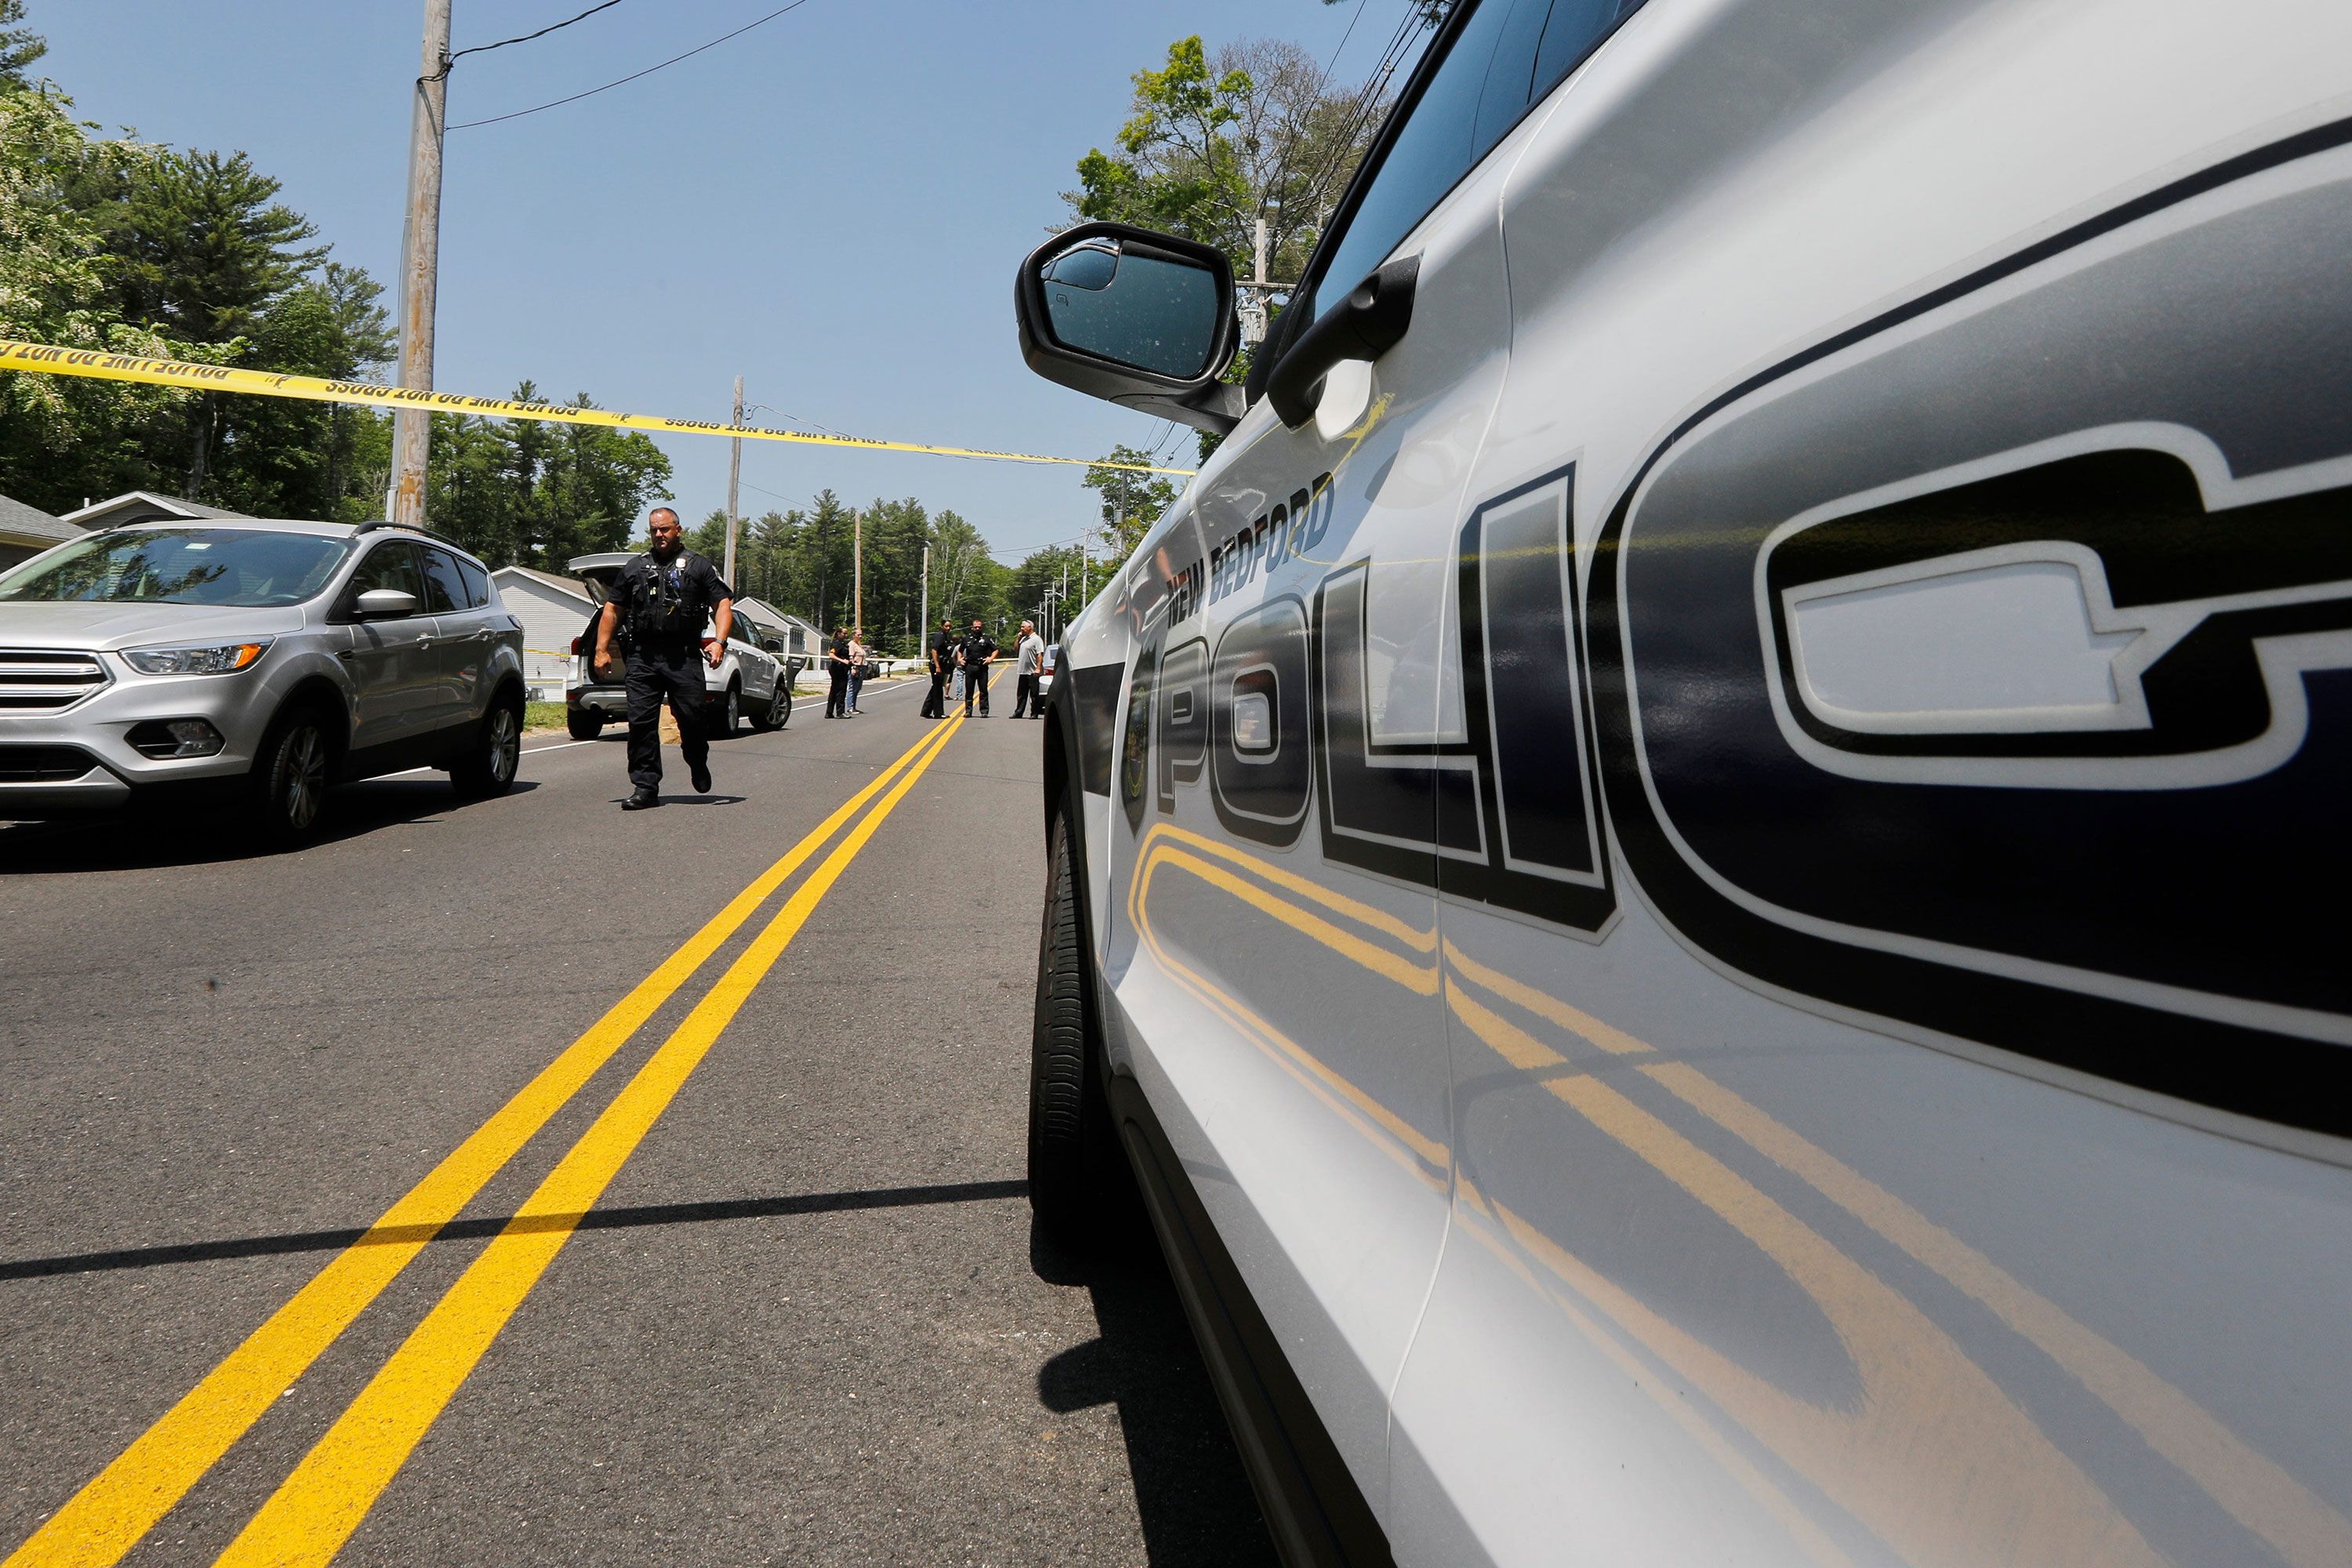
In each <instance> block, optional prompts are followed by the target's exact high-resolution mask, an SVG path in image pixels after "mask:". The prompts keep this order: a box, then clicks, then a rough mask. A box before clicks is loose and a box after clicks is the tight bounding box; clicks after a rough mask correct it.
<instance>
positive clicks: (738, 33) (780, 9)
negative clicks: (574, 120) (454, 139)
mask: <svg viewBox="0 0 2352 1568" xmlns="http://www.w3.org/2000/svg"><path fill="white" fill-rule="evenodd" d="M807 4H808V0H792V4H791V5H779V6H777V7H776V8H775V9H774V10H772V11H771V12H769V13H768V14H767V15H766V16H762V17H761V18H760V19H759V20H758V21H756V22H746V23H744V24H743V25H742V26H740V27H738V28H736V29H735V30H734V31H733V32H731V33H724V34H721V35H720V36H719V37H716V38H713V39H711V40H710V41H709V43H707V44H702V45H699V46H698V47H694V48H691V49H688V50H687V51H686V53H684V54H682V55H672V56H671V57H670V58H667V59H666V60H664V61H662V62H661V63H660V64H659V65H651V66H647V67H646V68H645V69H643V70H641V71H632V72H630V73H629V74H628V75H627V76H625V77H621V78H618V79H615V80H613V81H608V82H606V83H605V84H604V86H602V87H592V88H590V89H588V90H587V91H585V92H575V93H573V94H572V96H571V97H569V98H559V99H555V100H552V101H551V102H547V103H540V104H534V105H532V106H531V107H530V108H529V109H518V110H515V111H514V112H513V113H511V114H493V115H491V116H490V117H489V118H488V120H468V121H463V122H462V123H460V124H457V125H452V126H450V127H449V128H448V129H450V130H452V131H471V130H472V129H473V128H474V127H475V126H477V125H496V124H498V123H499V121H506V120H520V119H521V118H522V117H523V116H524V115H526V114H537V113H539V112H540V111H541V110H548V109H561V108H562V107H563V106H564V105H565V104H567V103H577V102H579V101H580V100H582V99H583V98H593V97H595V96H596V95H597V94H598V93H600V92H610V91H611V90H612V89H614V88H616V87H625V86H626V85H627V84H629V83H630V82H633V81H635V80H636V79H638V78H639V77H648V76H651V75H653V74H654V72H656V71H657V70H663V69H666V68H668V67H670V66H674V65H676V64H677V62H678V61H680V60H690V59H692V58H694V57H695V56H697V55H698V54H700V53H702V52H703V50H705V49H715V48H717V47H719V45H721V44H723V43H725V42H726V41H727V40H728V39H729V38H740V37H742V36H743V35H744V34H746V33H748V32H750V31H751V29H752V28H754V27H758V26H765V25H766V24H767V23H770V22H772V21H774V20H775V19H776V18H777V17H779V16H782V15H783V14H784V13H785V12H787V11H797V10H799V9H800V8H801V7H802V6H803V5H807Z"/></svg>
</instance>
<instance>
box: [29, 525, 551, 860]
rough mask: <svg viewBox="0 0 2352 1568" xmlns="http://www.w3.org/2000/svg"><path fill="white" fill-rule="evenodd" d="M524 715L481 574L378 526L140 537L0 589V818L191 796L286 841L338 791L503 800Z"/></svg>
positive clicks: (62, 557) (92, 540)
mask: <svg viewBox="0 0 2352 1568" xmlns="http://www.w3.org/2000/svg"><path fill="white" fill-rule="evenodd" d="M522 710H523V685H522V626H521V623H520V622H519V621H517V620H516V619H515V617H514V616H512V615H510V614H509V613H508V610H507V608H506V605H504V604H503V603H501V602H500V600H499V592H498V589H497V587H496V586H495V585H494V584H492V583H491V582H490V578H489V574H488V572H487V571H486V570H484V568H483V566H482V563H480V562H478V561H476V560H475V559H474V558H473V557H471V556H469V555H467V554H465V553H464V552H460V551H457V550H455V549H453V548H451V547H449V546H448V545H446V544H445V543H443V542H439V541H437V540H435V539H432V538H430V537H428V536H425V535H423V534H421V533H418V532H415V531H409V530H406V529H395V528H394V527H392V526H391V525H390V524H387V523H382V522H369V523H359V524H356V525H354V524H351V523H323V522H270V521H246V520H242V519H240V520H237V521H218V522H215V521H205V522H202V523H184V522H170V523H156V524H142V525H140V526H137V527H131V528H121V529H112V530H109V531H105V532H101V533H94V534H91V535H89V536H88V537H86V538H82V539H77V540H74V541H72V542H69V543H67V544H62V545H59V546H58V548H56V549H55V550H51V551H48V552H45V553H43V554H40V555H37V556H35V557H34V558H33V559H32V560H30V561H27V562H26V563H24V564H22V565H20V566H18V567H16V568H15V569H14V570H12V571H10V572H8V573H7V574H5V575H0V820H26V819H33V818H41V817H54V816H69V815H75V814H79V813H82V812H87V811H92V810H107V809H111V808H115V807H121V806H124V805H131V804H133V803H134V802H137V803H142V804H144V803H149V802H154V801H177V800H186V801H189V802H192V803H194V804H198V805H204V806H206V807H209V808H211V809H214V810H217V811H221V812H223V813H224V814H225V815H226V816H230V817H232V818H236V819H240V820H241V821H242V822H243V824H244V825H246V826H250V827H252V828H254V829H256V830H257V831H258V832H259V833H260V834H261V835H262V836H263V837H265V838H266V839H268V840H271V841H275V842H278V843H292V842H297V841H299V840H301V839H303V838H305V837H309V835H310V833H311V832H312V830H313V829H314V828H315V827H316V826H317V824H318V819H319V810H320V801H321V798H322V796H323V795H324V794H325V791H326V788H327V786H328V785H329V784H332V783H334V782H337V781H339V780H348V779H359V778H367V777H371V776H373V775H376V774H381V773H395V772H398V771H400V770H403V769H406V768H413V767H420V766H424V767H437V768H442V769H445V770H446V771H447V772H448V773H449V776H450V782H451V783H452V784H455V785H456V786H457V790H458V791H459V793H460V794H463V795H499V794H502V793H504V792H505V791H506V789H507V788H508V786H509V785H510V784H513V782H514V776H515V767H516V763H517V761H518V759H519V758H520V754H521V746H520V737H521V732H522Z"/></svg>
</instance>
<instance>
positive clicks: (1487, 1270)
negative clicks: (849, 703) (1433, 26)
mask: <svg viewBox="0 0 2352 1568" xmlns="http://www.w3.org/2000/svg"><path fill="white" fill-rule="evenodd" d="M1232 298H1233V290H1232V281H1231V279H1230V276H1229V272H1228V268H1227V264H1226V261H1225V259H1224V258H1223V256H1222V255H1221V254H1219V253H1218V252H1216V251H1213V250H1210V249H1207V248H1204V247H1201V246H1197V245H1193V244H1192V243H1190V242H1188V241H1186V240H1183V239H1180V238H1174V237H1166V236H1158V235H1151V234H1147V233H1144V232H1142V231H1139V230H1136V229H1131V228H1125V227H1120V226H1110V225H1087V226H1080V227H1078V228H1075V229H1072V230H1070V231H1067V232H1066V233H1064V234H1062V235H1059V236H1057V237H1055V239H1054V240H1052V241H1051V242H1050V243H1049V244H1048V245H1046V246H1045V247H1044V248H1042V249H1041V250H1040V251H1038V252H1037V253H1036V254H1035V255H1034V256H1033V257H1032V258H1030V259H1029V261H1028V262H1027V263H1026V264H1025V265H1024V267H1023V268H1022V269H1021V272H1020V275H1019V279H1018V282H1017V293H1016V304H1017V310H1018V314H1019V321H1020V326H1021V341H1022V347H1023V352H1024V355H1025V356H1026V358H1027V361H1028V363H1030V364H1031V365H1032V366H1033V368H1034V369H1036V370H1038V371H1039V372H1040V373H1042V374H1045V375H1046V376H1048V377H1050V378H1052V379H1054V380H1055V381H1058V382H1061V383H1063V384H1067V385H1070V386H1073V387H1075V388H1077V389H1080V390H1084V391H1087V392H1089V393H1092V394H1094V395H1098V396H1102V397H1106V398H1109V399H1112V400H1114V401H1116V402H1118V403H1120V404H1122V405H1126V406H1129V407H1131V408H1135V409H1138V410H1140V411H1142V412H1145V413H1148V414H1151V415H1154V416H1160V417H1168V418H1176V419H1181V420H1184V421H1186V422H1188V423H1191V424H1193V425H1196V426H1202V427H1204V428H1207V429H1210V430H1214V431H1217V432H1220V433H1222V434H1223V443H1222V445H1221V446H1219V447H1218V448H1217V449H1216V451H1215V453H1214V454H1213V458H1211V459H1210V460H1209V462H1208V463H1207V465H1206V466H1205V467H1204V468H1203V469H1202V472H1201V473H1200V475H1199V476H1198V477H1197V478H1196V479H1193V480H1192V482H1191V484H1190V487H1189V489H1187V491H1186V493H1185V494H1184V496H1183V497H1182V498H1181V500H1180V502H1179V503H1178V504H1177V505H1176V506H1175V507H1173V508H1172V509H1171V511H1170V513H1169V515H1168V516H1167V517H1165V518H1164V519H1163V520H1162V521H1160V524H1159V525H1158V526H1157V528H1156V529H1155V530H1154V531H1153V532H1152V533H1151V534H1150V535H1149V536H1148V537H1147V538H1146V539H1145V540H1144V542H1143V543H1142V545H1141V546H1140V548H1139V551H1138V552H1137V553H1136V554H1135V555H1134V557H1133V558H1132V559H1131V560H1130V561H1129V563H1127V564H1126V566H1125V567H1124V568H1123V569H1122V571H1121V572H1120V573H1119V574H1118V577H1117V580H1116V581H1115V583H1114V584H1113V585H1112V586H1111V587H1110V588H1109V589H1108V590H1107V591H1106V592H1105V593H1104V594H1102V595H1100V596H1098V597H1097V599H1096V600H1095V602H1094V603H1093V604H1092V605H1090V606H1089V607H1088V608H1087V611H1086V613H1085V615H1084V616H1083V617H1082V618H1081V619H1080V620H1079V621H1078V622H1077V623H1076V625H1074V626H1072V627H1071V628H1070V630H1069V632H1068V634H1067V635H1066V637H1065V639H1064V641H1063V654H1064V658H1063V668H1062V669H1061V672H1060V679H1057V680H1056V681H1055V686H1054V692H1053V700H1052V702H1051V705H1050V709H1049V720H1050V722H1049V724H1048V726H1047V729H1046V734H1045V777H1046V780H1047V793H1046V799H1045V831H1046V836H1047V842H1048V845H1049V849H1050V855H1049V865H1050V868H1051V871H1050V884H1049V889H1048V895H1047V899H1046V903H1045V931H1044V933H1043V941H1042V944H1041V949H1040V963H1039V973H1038V991H1037V1016H1036V1051H1035V1058H1034V1064H1033V1072H1034V1094H1033V1119H1032V1127H1031V1162H1030V1172H1031V1180H1032V1199H1033V1202H1034V1205H1035V1206H1036V1209H1037V1213H1038V1216H1039V1218H1040V1220H1041V1221H1042V1222H1043V1223H1044V1224H1045V1226H1047V1227H1049V1228H1050V1229H1051V1230H1052V1231H1053V1232H1054V1233H1055V1235H1057V1236H1058V1237H1060V1238H1062V1240H1064V1241H1065V1242H1066V1243H1069V1244H1072V1245H1076V1246H1085V1245H1087V1244H1088V1243H1089V1242H1090V1241H1093V1240H1094V1239H1096V1238H1097V1237H1099V1236H1100V1235H1101V1234H1102V1232H1103V1231H1104V1230H1105V1229H1106V1228H1108V1227H1109V1226H1114V1225H1116V1224H1117V1223H1118V1210H1117V1208H1116V1206H1115V1205H1111V1204H1109V1203H1108V1202H1107V1201H1106V1200H1107V1198H1108V1195H1109V1194H1112V1193H1113V1192H1115V1191H1116V1188H1117V1185H1118V1181H1120V1180H1123V1179H1124V1176H1125V1173H1127V1172H1130V1171H1131V1172H1132V1173H1133V1174H1134V1177H1135V1178H1136V1181H1135V1185H1136V1186H1137V1187H1139V1190H1140V1192H1141V1194H1142V1201H1143V1205H1144V1207H1145V1209H1146V1210H1147V1211H1148V1212H1149V1215H1150V1220H1151V1223H1152V1225H1153V1226H1154V1228H1155V1230H1156V1233H1157V1235H1158V1237H1159V1240H1160V1244H1161V1246H1162V1247H1163V1249H1164V1250H1165V1251H1166V1253H1167V1254H1168V1256H1169V1258H1171V1261H1172V1263H1173V1264H1174V1268H1175V1272H1176V1275H1177V1277H1178V1279H1179V1281H1180V1285H1181V1293H1182V1295H1183V1297H1184V1299H1185V1301H1186V1303H1187V1306H1188V1309H1189V1310H1190V1312H1191V1315H1192V1321H1193V1324H1194V1327H1195V1329H1196V1331H1197V1333H1198V1336H1199V1338H1200V1341H1201V1342H1202V1346H1203V1348H1204V1351H1205V1352H1206V1354H1207V1356H1208V1359H1209V1361H1210V1362H1211V1363H1212V1368H1213V1374H1214V1375H1213V1382H1214V1384H1215V1385H1216V1387H1217V1388H1218V1390H1219V1392H1220V1394H1221V1395H1222V1396H1223V1400H1224V1403H1225V1405H1226V1408H1227V1410H1228V1413H1229V1414H1230V1415H1231V1416H1232V1417H1233V1420H1234V1425H1235V1426H1236V1427H1237V1428H1238V1429H1239V1430H1240V1431H1241V1433H1242V1435H1243V1437H1244V1441H1243V1442H1242V1445H1241V1447H1242V1452H1243V1454H1244V1459H1245V1461H1246V1463H1247V1464H1248V1466H1249V1468H1250V1469H1251V1471H1252V1473H1253V1476H1254V1479H1255V1482H1256V1484H1257V1487H1258V1491H1259V1495H1260V1497H1261V1499H1262V1500H1263V1501H1264V1503H1265V1512H1266V1515H1267V1517H1268V1519H1269V1521H1270V1522H1271V1523H1272V1525H1273V1527H1274V1531H1275V1533H1276V1539H1277V1541H1278V1542H1279V1543H1280V1545H1281V1546H1282V1548H1283V1550H1284V1552H1285V1554H1286V1556H1287V1557H1288V1558H1289V1560H1290V1561H1292V1562H1316V1563H1323V1562H1350V1563H1389V1562H1391V1561H1393V1562H1396V1563H1417V1564H1445V1565H1453V1564H1475V1563H1612V1564H1631V1563H1656V1564H1689V1563H1739V1564H1779V1563H1792V1564H1793V1563H1809V1564H1824V1565H1829V1564H1835V1565H1844V1564H1855V1565H1861V1564H1882V1563H1910V1564H1925V1565H1937V1568H1978V1565H1985V1564H1996V1563H1998V1564H2053V1563H2069V1564H2089V1563H2099V1564H2147V1565H2150V1568H2153V1565H2154V1564H2158V1563H2184V1564H2185V1563H2198V1564H2221V1563H2230V1564H2255V1563H2269V1564H2293V1565H2295V1568H2328V1565H2335V1568H2341V1565H2342V1564H2345V1563H2352V1322H2348V1321H2347V1303H2352V915H2347V910H2352V897H2347V889H2352V813H2347V803H2352V5H2344V4H2342V0H2325V3H2322V0H2248V3H2246V4H2243V5H2234V6H2225V7H2215V6H2212V5H2200V4H2189V3H2188V0H1998V3H1993V0H1915V3H1911V4H1904V5H1888V4H1885V3H1884V0H1649V4H1647V5H1638V4H1629V3H1612V0H1459V3H1458V4H1456V5H1454V6H1453V7H1452V8H1451V11H1450V13H1449V15H1448V17H1447V20H1446V21H1445V23H1444V26H1443V29H1442V30H1441V31H1440V32H1439V33H1438V34H1437V35H1436V36H1435V38H1434V40H1433V44H1432V45H1431V47H1430V49H1429V51H1428V56H1427V58H1426V59H1425V61H1424V62H1423V65H1422V66H1421V67H1420V68H1419V70H1418V74H1416V75H1415V76H1414V77H1413V78H1412V80H1411V81H1410V83H1409V84H1407V85H1405V86H1404V87H1403V88H1402V90H1401V91H1400V92H1399V94H1398V97H1397V101H1396V106H1395V109H1394V111H1393V114H1392V116H1391V120H1390V121H1388V123H1387V124H1386V126H1385V128H1384V130H1383V131H1382V132H1381V135H1380V137H1379V140H1378V142H1377V144H1376V145H1375V147H1374V148H1373V150H1372V152H1371V153H1370V156H1369V157H1368V158H1367V159H1366V161H1365V163H1364V164H1363V167H1362V170H1361V172H1360V174H1358V175H1357V176H1356V179H1355V181H1354V184H1353V185H1352V186H1351V187H1350V189H1349V191H1348V193H1347V194H1346V195H1345V196H1344V198H1343V199H1342V200H1341V201H1340V203H1339V205H1338V207H1337V208H1336V210H1335V211H1333V212H1332V214H1331V215H1330V216H1329V219H1328V224H1327V226H1326V227H1325V229H1324V231H1323V234H1322V237H1321V239H1320V243H1319V247H1318V250H1317V251H1316V253H1315V255H1314V257H1313V258H1312V260H1311V262H1310V263H1309V265H1308V266H1307V269H1306V274H1305V276H1304V278H1303V279H1301V280H1300V281H1299V282H1298V284H1297V289H1296V290H1295V291H1294V292H1293V293H1292V294H1291V295H1290V298H1289V303H1288V305H1287V308H1286V310H1284V312H1283V313H1282V315H1281V316H1280V317H1279V318H1278V320H1277V321H1276V322H1275V324H1274V328H1273V333H1272V336H1271V338H1270V340H1269V341H1268V342H1265V343H1263V344H1261V345H1259V346H1258V347H1257V349H1256V352H1255V357H1254V359H1253V362H1252V363H1251V367H1250V370H1249V374H1248V376H1247V379H1246V381H1245V382H1244V383H1235V382H1232V381H1228V380H1226V379H1225V378H1224V374H1223V373H1225V372H1226V370H1227V367H1228V365H1229V364H1231V363H1233V361H1234V353H1235V346H1236V345H1235V326H1234V310H1233V308H1232V304H1231V300H1232Z"/></svg>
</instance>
